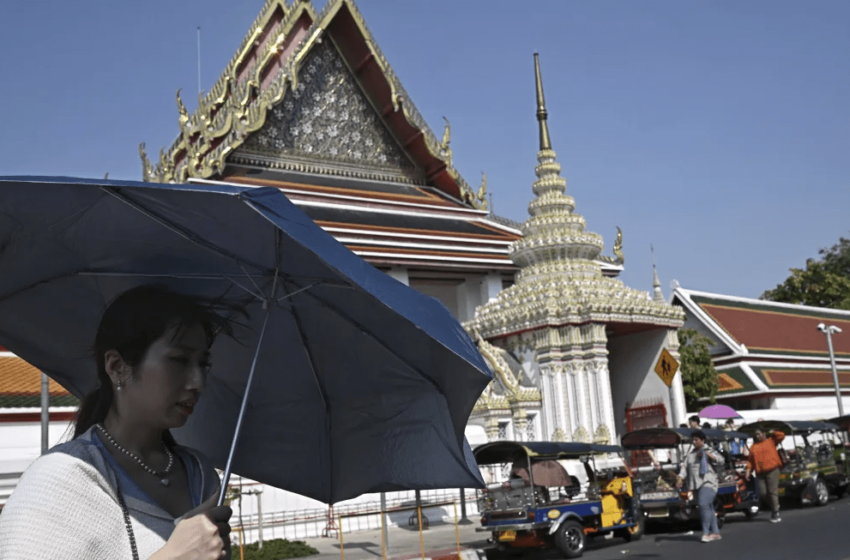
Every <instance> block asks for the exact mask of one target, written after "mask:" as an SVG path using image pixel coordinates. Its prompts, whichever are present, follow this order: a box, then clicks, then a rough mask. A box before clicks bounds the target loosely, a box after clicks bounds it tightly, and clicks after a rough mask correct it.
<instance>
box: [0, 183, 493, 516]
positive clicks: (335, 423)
mask: <svg viewBox="0 0 850 560" xmlns="http://www.w3.org/2000/svg"><path fill="white" fill-rule="evenodd" d="M0 270H1V271H2V274H0V344H2V345H3V346H6V347H7V348H8V349H9V350H10V351H12V352H14V353H15V354H17V355H18V356H20V357H21V358H23V359H25V360H27V361H28V362H30V363H32V364H33V365H35V366H36V367H38V368H40V369H41V370H42V371H44V372H45V373H47V374H48V375H49V376H51V377H52V378H53V379H55V380H56V381H58V382H59V383H60V384H61V385H63V386H64V387H65V388H67V389H68V390H69V391H70V392H71V393H73V394H74V395H76V396H78V397H82V396H84V395H85V394H86V393H88V392H89V391H90V390H92V389H93V388H94V387H95V384H96V383H97V376H96V372H95V368H94V362H93V360H92V359H91V350H90V349H91V345H92V342H93V340H94V335H95V331H96V329H97V325H98V322H99V320H100V316H101V314H102V313H103V310H104V309H105V306H106V304H107V303H108V302H110V301H111V300H112V299H113V298H114V297H115V296H117V295H118V294H120V293H122V292H124V291H125V290H128V289H130V288H133V287H135V286H139V285H144V284H151V283H161V284H165V285H166V286H168V287H170V288H172V289H174V290H176V291H179V292H181V293H185V294H191V295H196V296H202V297H222V296H224V297H233V298H237V299H238V298H242V299H244V298H248V299H249V300H250V303H248V304H247V306H246V310H247V312H248V314H249V320H248V321H247V324H246V325H245V326H244V327H240V328H239V330H238V332H237V336H236V340H233V339H230V338H228V337H219V338H218V339H217V340H216V343H215V346H214V347H213V355H214V357H215V361H214V366H213V368H212V370H211V371H210V373H209V376H208V381H207V390H206V392H205V394H204V397H203V398H202V399H201V401H200V402H199V403H198V405H197V406H196V408H195V411H194V413H193V414H192V416H191V417H190V420H189V422H188V423H187V424H186V425H185V426H184V427H183V428H180V429H179V430H177V431H176V432H175V434H174V435H175V437H176V439H177V440H178V442H180V443H182V444H185V445H189V446H192V447H195V448H197V449H200V450H201V451H203V452H205V453H206V454H207V455H208V456H209V457H210V458H211V459H212V460H213V462H214V463H215V464H216V466H218V467H219V468H223V469H224V473H225V474H224V479H225V480H224V484H225V485H226V483H227V480H228V479H229V476H230V473H231V470H232V472H236V473H238V474H240V475H242V476H245V477H247V478H251V479H254V480H258V481H260V482H263V483H266V484H270V485H272V486H276V487H279V488H284V489H287V490H291V491H293V492H297V493H300V494H303V495H305V496H309V497H312V498H315V499H318V500H321V501H323V502H326V503H335V502H338V501H341V500H345V499H348V498H352V497H355V496H358V495H360V494H363V493H366V492H381V491H391V490H399V489H410V488H419V489H425V488H452V487H453V488H457V487H471V486H480V485H482V484H483V483H482V480H481V475H480V473H479V472H478V469H477V466H476V465H475V461H474V459H472V457H471V453H470V451H469V448H468V445H466V442H465V440H464V436H463V431H464V427H465V425H466V422H467V420H468V418H469V414H470V413H471V411H472V408H473V406H474V405H475V401H476V400H477V398H478V396H479V395H480V394H481V391H483V389H484V387H485V386H486V385H487V383H489V382H490V380H491V379H492V374H491V373H490V371H489V369H488V368H487V366H486V365H485V363H484V361H483V359H482V358H481V355H480V354H479V353H478V351H477V349H476V347H475V345H474V344H473V343H472V341H471V340H470V338H469V336H468V335H467V334H466V332H465V331H464V330H463V329H462V327H461V326H460V325H459V324H458V322H457V320H455V319H454V318H453V317H452V315H451V314H450V313H449V312H448V310H446V308H445V307H444V306H443V305H441V304H440V303H439V302H438V301H437V300H435V299H433V298H429V297H426V296H423V295H421V294H419V293H418V292H416V291H415V290H412V289H411V288H409V287H407V286H405V285H403V284H401V283H399V282H397V281H396V280H394V279H392V278H390V277H389V276H387V275H385V274H383V273H382V272H380V271H378V270H377V269H375V268H374V267H372V266H371V265H369V264H368V263H366V262H365V261H363V260H362V259H360V258H359V257H357V256H356V255H354V254H353V253H351V252H350V251H349V250H348V249H346V248H345V247H344V246H343V245H341V244H340V243H339V242H337V241H336V240H335V239H333V238H332V237H331V236H330V235H328V234H327V233H325V232H324V231H323V230H322V229H321V228H320V227H318V226H317V225H316V224H315V223H314V222H313V221H312V220H310V219H309V218H308V217H307V216H305V215H304V214H303V213H302V212H301V211H300V210H299V209H298V208H296V207H295V206H294V205H293V204H292V203H291V202H290V201H289V200H288V199H287V198H286V197H285V196H284V195H283V194H282V193H281V192H280V191H278V190H277V189H273V188H250V187H247V188H246V187H233V186H211V185H195V184H186V185H160V184H152V183H137V182H126V181H107V180H100V181H95V180H84V179H72V178H61V177H58V178H45V177H6V178H2V177H0ZM240 434H241V435H240Z"/></svg>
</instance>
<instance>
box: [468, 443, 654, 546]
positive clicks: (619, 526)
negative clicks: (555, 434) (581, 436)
mask: <svg viewBox="0 0 850 560" xmlns="http://www.w3.org/2000/svg"><path fill="white" fill-rule="evenodd" d="M622 452H623V449H622V448H621V447H619V446H616V445H597V444H589V443H579V442H568V443H559V442H511V441H501V442H495V443H488V444H485V445H482V446H479V447H477V448H476V449H475V450H474V452H473V453H474V455H475V460H476V461H477V462H478V465H479V466H480V467H482V469H487V468H488V466H489V467H490V468H492V467H494V466H495V467H496V469H494V470H495V471H496V472H497V473H498V475H499V476H498V478H504V480H501V481H495V482H492V483H490V484H488V485H487V487H486V488H485V489H483V490H480V491H479V497H478V506H479V511H480V512H481V527H479V528H478V529H477V530H478V531H484V532H489V533H491V534H492V537H491V539H490V541H491V542H492V543H493V544H494V545H495V547H496V548H497V549H499V550H508V549H521V548H550V547H553V546H554V547H556V548H557V549H558V550H559V551H560V552H561V553H563V554H564V555H565V556H566V557H567V558H577V557H579V556H581V555H582V553H583V552H584V549H585V545H586V543H587V538H588V536H595V535H600V534H605V533H609V532H613V533H614V535H615V536H619V537H622V538H624V539H625V540H627V541H632V540H637V539H639V538H640V537H641V536H642V535H643V531H644V517H643V513H642V511H641V507H640V500H639V496H638V495H637V490H636V488H635V486H634V484H633V480H632V476H631V473H630V472H629V469H628V468H627V466H626V464H625V462H624V461H623V460H622V455H621V454H622ZM603 455H608V456H609V457H610V456H611V455H616V458H615V459H613V460H607V461H604V463H606V465H605V466H601V467H599V466H598V464H597V463H598V462H597V459H598V458H600V456H603ZM563 460H576V461H578V463H577V464H580V465H581V466H582V467H583V470H584V474H585V475H586V478H587V480H586V482H585V483H584V484H582V483H581V482H579V479H578V478H577V477H576V476H573V475H570V474H569V473H568V472H567V470H566V469H565V468H564V466H563V464H562V463H561V461H563ZM599 463H600V464H601V463H602V461H599Z"/></svg>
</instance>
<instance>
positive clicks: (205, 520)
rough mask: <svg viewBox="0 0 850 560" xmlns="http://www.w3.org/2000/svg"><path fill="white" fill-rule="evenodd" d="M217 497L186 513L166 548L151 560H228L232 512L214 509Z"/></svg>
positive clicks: (224, 508)
mask: <svg viewBox="0 0 850 560" xmlns="http://www.w3.org/2000/svg"><path fill="white" fill-rule="evenodd" d="M217 501H218V493H215V494H213V495H212V497H211V498H210V499H208V500H207V501H206V502H204V503H203V504H201V505H200V506H198V507H196V508H195V509H193V510H191V511H189V512H188V513H186V515H184V516H183V519H181V520H180V521H179V522H178V523H177V526H176V527H175V528H174V532H173V533H171V537H170V538H169V539H168V542H166V543H165V546H164V547H162V548H161V549H159V550H158V551H157V552H156V553H155V554H154V555H153V556H151V560H219V559H220V558H225V559H229V558H230V524H229V523H228V520H229V519H230V516H231V515H233V510H231V509H230V508H229V507H227V506H216V505H215V504H216V502H217Z"/></svg>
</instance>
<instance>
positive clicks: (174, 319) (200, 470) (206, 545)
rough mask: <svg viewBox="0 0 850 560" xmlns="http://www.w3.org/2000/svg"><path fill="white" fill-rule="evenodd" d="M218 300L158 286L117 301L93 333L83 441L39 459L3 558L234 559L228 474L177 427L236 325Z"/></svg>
mask: <svg viewBox="0 0 850 560" xmlns="http://www.w3.org/2000/svg"><path fill="white" fill-rule="evenodd" d="M216 309H220V306H218V305H216V304H215V303H213V302H205V301H203V300H200V299H195V298H189V297H186V296H182V295H179V294H177V293H174V292H172V291H170V290H167V289H165V288H161V287H157V286H142V287H138V288H133V289H131V290H129V291H127V292H124V293H123V294H121V295H120V296H118V297H117V298H116V299H115V300H113V301H112V303H110V305H109V306H108V307H107V309H106V311H105V312H104V314H103V316H102V318H101V321H100V325H99V327H98V330H97V334H96V336H95V341H94V361H95V364H94V365H95V369H96V371H97V378H98V381H99V386H98V387H97V388H96V389H95V390H94V391H93V392H92V393H90V394H89V395H88V396H87V397H86V398H85V399H84V400H83V402H82V405H81V406H80V410H79V411H78V413H77V418H76V425H75V431H74V438H73V439H71V440H70V441H68V442H66V443H63V444H60V445H57V446H55V447H53V448H52V449H51V450H49V451H48V452H47V453H46V454H44V455H42V456H41V457H40V458H38V459H37V460H36V461H35V462H33V463H32V465H31V466H30V467H29V468H28V469H27V470H26V472H24V474H23V476H22V477H21V479H20V482H19V484H18V486H17V488H16V489H15V491H14V492H13V493H12V495H11V497H10V498H9V500H8V501H7V502H6V505H5V507H4V508H3V514H2V515H0V558H9V559H12V558H32V559H39V558H45V559H46V558H110V559H117V560H124V559H127V560H130V559H134V560H135V559H139V560H144V559H148V558H155V559H156V560H175V559H180V558H193V559H198V560H217V559H219V558H230V538H229V533H230V525H229V524H228V520H229V518H230V516H231V514H232V511H231V509H230V508H229V507H226V506H219V507H216V505H215V504H216V498H217V497H218V491H219V489H220V486H221V481H220V480H219V477H218V475H217V473H216V471H215V469H214V468H213V465H212V463H211V462H210V460H209V459H208V458H206V457H205V456H204V455H203V454H201V453H200V452H198V451H195V450H193V449H189V448H187V447H183V446H180V445H177V444H176V442H175V440H174V438H173V437H172V435H171V433H170V431H169V430H170V429H174V428H179V427H180V426H183V425H184V424H185V423H186V422H187V420H188V418H189V415H190V414H191V413H192V410H193V408H194V407H195V406H196V405H197V403H198V399H199V398H200V397H201V395H202V393H203V390H204V386H205V383H206V375H207V370H208V369H209V367H210V348H211V346H212V343H213V340H214V339H215V336H216V334H217V333H219V332H223V333H226V334H228V335H230V334H231V333H232V328H231V322H230V321H228V320H225V319H224V318H223V317H222V316H221V315H220V314H219V313H218V312H216ZM234 310H235V308H234V309H230V311H231V312H232V311H234ZM57 367H61V366H57Z"/></svg>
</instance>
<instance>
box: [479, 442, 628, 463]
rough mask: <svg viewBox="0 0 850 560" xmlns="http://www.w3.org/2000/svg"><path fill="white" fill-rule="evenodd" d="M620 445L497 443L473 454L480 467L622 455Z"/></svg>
mask: <svg viewBox="0 0 850 560" xmlns="http://www.w3.org/2000/svg"><path fill="white" fill-rule="evenodd" d="M622 452H623V448H622V447H620V446H619V445H601V444H596V443H581V442H577V441H570V442H555V441H524V442H516V441H496V442H493V443H485V444H484V445H479V446H478V447H476V448H475V450H474V451H473V452H472V454H473V455H474V456H475V461H476V462H477V463H478V464H479V465H494V464H498V463H510V462H512V461H514V460H516V459H518V458H519V457H529V458H531V459H537V458H544V459H577V458H579V457H581V456H583V455H598V454H602V453H622Z"/></svg>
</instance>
